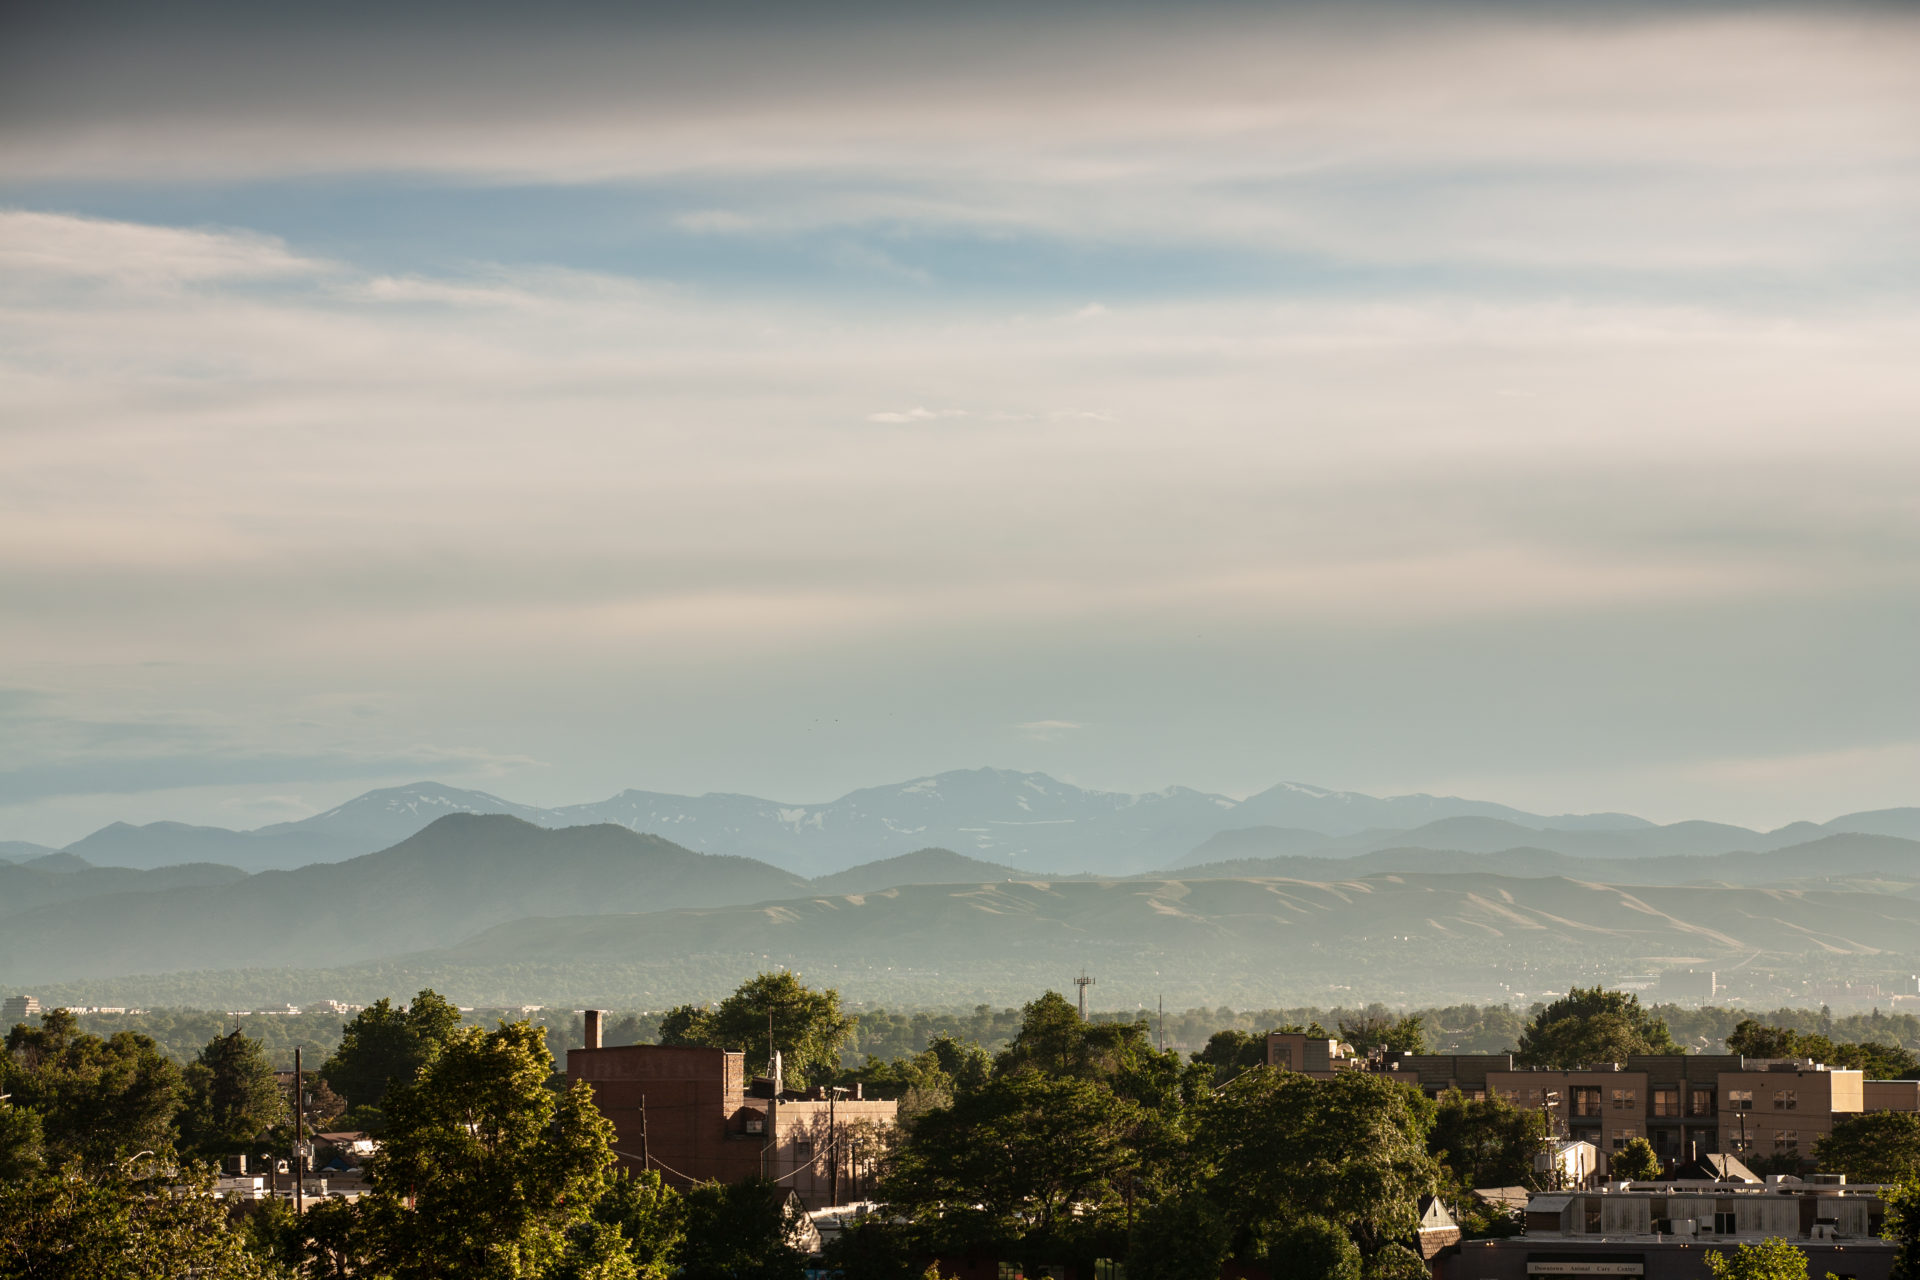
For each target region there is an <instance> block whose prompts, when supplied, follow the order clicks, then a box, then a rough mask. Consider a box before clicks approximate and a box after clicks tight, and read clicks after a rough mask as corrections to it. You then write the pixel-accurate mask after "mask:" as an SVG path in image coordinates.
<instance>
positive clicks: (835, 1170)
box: [827, 1085, 840, 1205]
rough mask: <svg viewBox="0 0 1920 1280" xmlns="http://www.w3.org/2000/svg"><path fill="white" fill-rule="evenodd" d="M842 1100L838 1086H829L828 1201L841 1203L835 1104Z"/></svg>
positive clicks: (838, 1131) (829, 1202)
mask: <svg viewBox="0 0 1920 1280" xmlns="http://www.w3.org/2000/svg"><path fill="white" fill-rule="evenodd" d="M839 1100H840V1090H839V1088H838V1086H835V1085H828V1086H827V1203H828V1204H835V1205H837V1204H839V1203H840V1145H839V1144H840V1130H839V1128H838V1126H836V1125H835V1123H834V1118H833V1104H834V1103H836V1102H838V1101H839Z"/></svg>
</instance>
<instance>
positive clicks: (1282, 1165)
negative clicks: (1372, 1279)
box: [1193, 1067, 1440, 1256]
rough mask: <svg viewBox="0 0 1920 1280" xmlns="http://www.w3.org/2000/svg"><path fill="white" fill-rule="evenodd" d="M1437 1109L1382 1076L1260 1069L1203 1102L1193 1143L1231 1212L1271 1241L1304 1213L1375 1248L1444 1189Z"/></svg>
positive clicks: (1247, 1242)
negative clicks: (1436, 1149)
mask: <svg viewBox="0 0 1920 1280" xmlns="http://www.w3.org/2000/svg"><path fill="white" fill-rule="evenodd" d="M1434 1113H1435V1108H1434V1105H1433V1104H1432V1103H1431V1102H1429V1101H1428V1100H1427V1099H1425V1098H1423V1097H1421V1096H1420V1094H1419V1093H1418V1092H1417V1091H1415V1090H1414V1089H1411V1088H1409V1087H1408V1086H1406V1085H1404V1084H1402V1083H1400V1082H1398V1081H1396V1080H1392V1079H1389V1078H1386V1077H1383V1076H1379V1075H1373V1074H1370V1073H1365V1072H1357V1071H1356V1072H1348V1073H1343V1074H1341V1075H1339V1076H1336V1077H1334V1078H1333V1079H1330V1080H1316V1079H1314V1078H1312V1077H1310V1076H1305V1075H1299V1074H1295V1073H1292V1072H1281V1071H1275V1070H1272V1069H1271V1068H1264V1067H1263V1068H1259V1069H1257V1070H1254V1071H1251V1072H1248V1073H1247V1074H1246V1075H1244V1076H1242V1077H1241V1078H1240V1079H1239V1080H1237V1081H1235V1082H1234V1083H1233V1084H1231V1085H1228V1086H1227V1087H1226V1088H1225V1089H1223V1090H1221V1091H1220V1092H1219V1093H1218V1094H1217V1095H1215V1096H1213V1097H1211V1098H1209V1099H1208V1100H1207V1101H1206V1102H1204V1103H1203V1104H1202V1105H1201V1107H1200V1109H1199V1115H1198V1116H1197V1117H1196V1119H1195V1123H1194V1126H1193V1147H1194V1148H1195V1150H1196V1151H1197V1152H1198V1153H1199V1154H1200V1155H1201V1157H1202V1158H1203V1160H1204V1162H1205V1167H1206V1168H1207V1169H1209V1170H1210V1171H1211V1184H1212V1185H1213V1186H1214V1187H1216V1188H1217V1189H1218V1200H1219V1202H1220V1203H1222V1204H1223V1205H1224V1206H1225V1207H1226V1210H1227V1217H1228V1220H1229V1221H1231V1222H1233V1223H1235V1224H1236V1225H1238V1226H1239V1227H1240V1229H1241V1230H1242V1231H1243V1232H1245V1233H1247V1236H1248V1237H1250V1238H1247V1239H1242V1240H1241V1241H1238V1242H1237V1243H1238V1244H1239V1246H1240V1247H1241V1248H1242V1249H1243V1250H1244V1249H1245V1248H1247V1247H1248V1246H1253V1247H1254V1248H1255V1249H1256V1251H1257V1250H1258V1248H1259V1245H1260V1244H1261V1243H1263V1242H1264V1243H1265V1244H1267V1245H1268V1247H1269V1250H1270V1248H1271V1242H1272V1241H1273V1240H1274V1239H1276V1238H1277V1237H1276V1236H1275V1235H1274V1233H1275V1232H1277V1231H1279V1230H1281V1229H1283V1228H1285V1227H1287V1226H1288V1225H1289V1224H1291V1223H1293V1222H1294V1221H1296V1220H1297V1219H1299V1218H1301V1217H1303V1216H1312V1217H1318V1218H1322V1219H1325V1220H1326V1221H1328V1222H1330V1223H1333V1224H1334V1225H1335V1226H1337V1227H1339V1228H1340V1229H1341V1230H1343V1231H1345V1232H1346V1233H1347V1235H1348V1236H1349V1237H1350V1238H1351V1239H1352V1240H1353V1241H1354V1243H1355V1244H1356V1246H1358V1247H1359V1249H1360V1251H1361V1253H1362V1254H1363V1255H1367V1256H1371V1255H1372V1254H1373V1253H1375V1252H1376V1251H1378V1250H1379V1249H1381V1248H1383V1247H1384V1246H1385V1245H1387V1244H1388V1243H1390V1242H1392V1241H1394V1240H1397V1239H1399V1238H1401V1237H1402V1236H1406V1235H1409V1234H1410V1233H1411V1232H1412V1231H1413V1230H1414V1228H1415V1227H1416V1226H1417V1225H1418V1220H1419V1210H1418V1204H1419V1199H1420V1197H1421V1196H1422V1195H1425V1194H1427V1193H1429V1192H1432V1191H1435V1190H1438V1189H1439V1184H1440V1168H1439V1166H1438V1164H1437V1163H1436V1162H1435V1161H1434V1159H1433V1157H1432V1156H1430V1155H1429V1154H1428V1152H1427V1136H1428V1134H1429V1132H1430V1131H1431V1129H1432V1128H1433V1122H1434Z"/></svg>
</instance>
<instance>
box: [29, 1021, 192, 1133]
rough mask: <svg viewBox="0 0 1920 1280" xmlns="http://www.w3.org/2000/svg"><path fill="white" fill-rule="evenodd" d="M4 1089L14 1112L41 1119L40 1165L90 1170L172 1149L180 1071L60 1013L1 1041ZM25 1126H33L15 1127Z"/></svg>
mask: <svg viewBox="0 0 1920 1280" xmlns="http://www.w3.org/2000/svg"><path fill="white" fill-rule="evenodd" d="M5 1079H6V1088H5V1089H4V1090H0V1092H9V1093H11V1094H12V1095H13V1098H12V1103H13V1105H14V1106H15V1107H17V1108H21V1109H24V1110H28V1111H32V1112H35V1113H37V1114H38V1116H39V1119H40V1130H41V1145H42V1150H43V1155H44V1158H45V1159H46V1161H47V1163H49V1164H51V1165H55V1166H58V1165H62V1164H65V1163H66V1162H67V1161H69V1160H78V1161H80V1162H81V1164H82V1165H83V1166H84V1167H86V1168H87V1169H88V1170H99V1169H103V1168H105V1167H107V1166H109V1165H111V1164H112V1163H113V1162H114V1160H115V1159H116V1157H118V1156H120V1155H124V1154H131V1153H133V1152H137V1151H141V1150H154V1151H158V1150H161V1149H163V1148H166V1147H168V1146H170V1144H171V1142H172V1138H173V1115H174V1111H175V1109H176V1107H177V1106H178V1105H179V1098H180V1070H179V1068H177V1067H175V1066H174V1065H173V1063H171V1062H169V1061H168V1060H167V1059H166V1057H165V1056H164V1055H162V1054H161V1052H160V1049H159V1046H157V1045H156V1044H154V1042H153V1041H152V1040H150V1039H148V1038H147V1037H146V1036H143V1035H137V1034H135V1033H133V1032H131V1031H120V1032H116V1033H115V1034H114V1035H113V1036H112V1037H111V1038H110V1039H106V1040H102V1039H101V1038H100V1037H99V1036H95V1035H88V1034H86V1033H84V1032H82V1031H80V1030H79V1026H78V1023H77V1021H76V1020H75V1018H74V1016H73V1015H72V1014H71V1013H69V1012H68V1011H67V1010H65V1009H54V1010H52V1011H50V1012H48V1013H45V1014H43V1015H41V1018H40V1025H39V1026H38V1027H30V1026H28V1025H26V1024H25V1023H22V1024H20V1025H18V1026H16V1027H14V1029H13V1030H12V1031H11V1032H9V1033H8V1034H7V1064H6V1077H5ZM19 1123H21V1124H22V1125H23V1126H24V1125H26V1124H30V1123H31V1122H19Z"/></svg>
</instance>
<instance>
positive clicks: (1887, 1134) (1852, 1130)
mask: <svg viewBox="0 0 1920 1280" xmlns="http://www.w3.org/2000/svg"><path fill="white" fill-rule="evenodd" d="M1813 1158H1814V1159H1815V1160H1816V1161H1818V1162H1819V1165H1820V1168H1821V1169H1823V1170H1825V1171H1826V1172H1828V1173H1844V1174H1846V1175H1847V1176H1848V1177H1849V1178H1851V1179H1854V1180H1856V1181H1859V1182H1909V1181H1913V1180H1916V1179H1920V1115H1916V1114H1914V1113H1913V1112H1911V1111H1866V1112H1862V1113H1861V1114H1859V1115H1852V1116H1846V1117H1844V1118H1842V1117H1838V1116H1836V1117H1835V1118H1834V1122H1833V1132H1832V1133H1831V1134H1829V1135H1828V1136H1827V1137H1824V1138H1822V1139H1821V1140H1820V1141H1819V1142H1818V1143H1816V1144H1814V1148H1813Z"/></svg>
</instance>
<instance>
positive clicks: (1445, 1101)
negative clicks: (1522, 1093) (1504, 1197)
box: [1427, 1089, 1547, 1211]
mask: <svg viewBox="0 0 1920 1280" xmlns="http://www.w3.org/2000/svg"><path fill="white" fill-rule="evenodd" d="M1546 1141H1547V1118H1546V1116H1544V1115H1543V1114H1541V1113H1540V1112H1538V1111H1533V1110H1529V1109H1527V1108H1524V1107H1517V1106H1515V1105H1514V1104H1513V1103H1512V1102H1511V1101H1509V1100H1508V1099H1506V1098H1503V1097H1501V1096H1500V1095H1499V1094H1497V1093H1490V1094H1488V1095H1487V1096H1486V1097H1485V1098H1482V1099H1475V1098H1469V1097H1468V1096H1467V1095H1466V1094H1464V1093H1462V1092H1460V1091H1459V1090H1458V1089H1449V1090H1448V1091H1447V1092H1446V1093H1444V1094H1442V1095H1441V1096H1440V1099H1439V1101H1438V1103H1437V1105H1436V1107H1435V1112H1434V1123H1433V1130H1432V1132H1431V1133H1429V1134H1428V1135H1427V1149H1428V1151H1429V1152H1431V1153H1432V1155H1433V1157H1434V1159H1436V1160H1438V1161H1439V1162H1440V1164H1441V1166H1442V1167H1443V1168H1444V1169H1445V1170H1446V1172H1447V1175H1448V1180H1449V1181H1450V1182H1451V1183H1452V1184H1453V1185H1452V1192H1453V1195H1452V1197H1451V1198H1452V1199H1453V1200H1454V1201H1455V1203H1456V1206H1458V1205H1461V1204H1464V1202H1465V1200H1466V1197H1467V1193H1468V1192H1471V1191H1472V1190H1473V1189H1474V1188H1475V1187H1518V1186H1525V1185H1527V1184H1528V1183H1530V1182H1531V1181H1532V1179H1533V1158H1534V1156H1535V1155H1537V1154H1538V1153H1539V1152H1540V1150H1541V1148H1542V1147H1543V1146H1544V1145H1545V1144H1546ZM1456 1211H1457V1208H1456Z"/></svg>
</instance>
